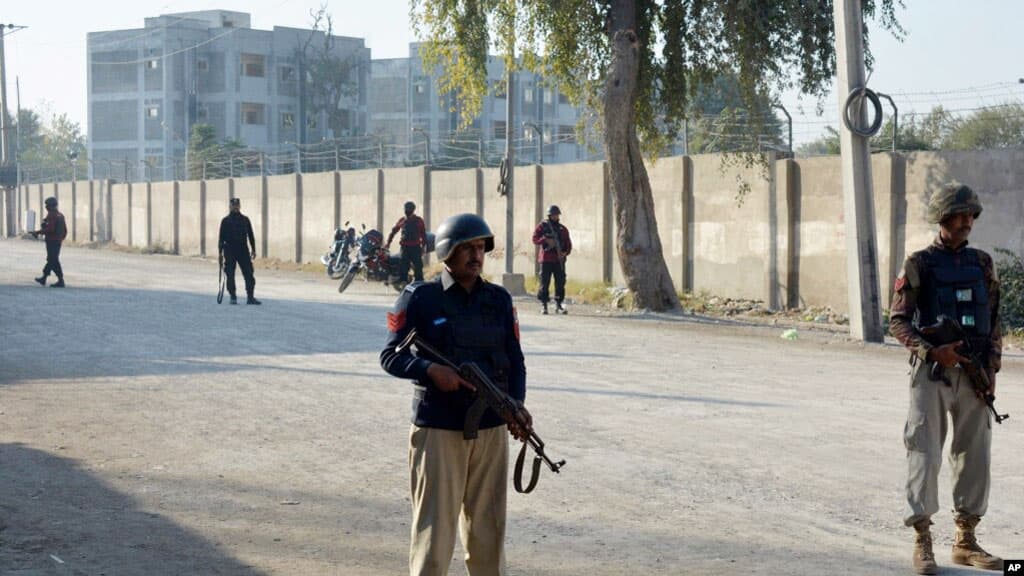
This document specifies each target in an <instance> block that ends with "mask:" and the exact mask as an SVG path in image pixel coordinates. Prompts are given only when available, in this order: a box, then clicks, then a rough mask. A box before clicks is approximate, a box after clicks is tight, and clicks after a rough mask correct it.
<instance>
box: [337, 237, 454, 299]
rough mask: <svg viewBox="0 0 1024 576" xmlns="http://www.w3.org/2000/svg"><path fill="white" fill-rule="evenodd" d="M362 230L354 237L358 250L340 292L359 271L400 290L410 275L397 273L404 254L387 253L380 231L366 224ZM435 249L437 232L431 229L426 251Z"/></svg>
mask: <svg viewBox="0 0 1024 576" xmlns="http://www.w3.org/2000/svg"><path fill="white" fill-rule="evenodd" d="M363 230H365V232H363V234H362V235H361V236H360V237H359V238H358V239H357V240H356V241H355V246H356V247H357V250H356V251H355V254H354V257H353V258H352V263H351V264H350V265H349V267H348V270H347V271H346V272H345V274H344V275H343V276H342V277H341V282H339V283H338V292H344V291H345V289H346V288H348V287H349V284H351V283H352V281H353V280H355V278H356V276H358V275H362V276H363V280H364V281H369V280H374V281H377V282H383V283H384V285H385V286H391V287H392V288H394V289H395V291H396V292H401V291H402V290H403V289H404V288H405V286H406V285H407V284H409V282H410V279H411V276H410V275H409V274H406V277H405V278H399V277H398V269H399V266H400V265H401V263H402V256H401V254H389V253H388V250H387V247H386V246H384V235H383V234H381V233H380V231H378V230H375V229H372V228H371V229H370V230H366V225H365V224H363ZM433 251H434V234H432V233H430V232H428V233H427V245H426V249H425V250H424V253H429V252H433ZM410 272H411V271H410Z"/></svg>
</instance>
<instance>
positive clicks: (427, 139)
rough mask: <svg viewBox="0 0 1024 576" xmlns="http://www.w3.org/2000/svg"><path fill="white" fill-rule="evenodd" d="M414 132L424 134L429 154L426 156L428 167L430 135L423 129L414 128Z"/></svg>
mask: <svg viewBox="0 0 1024 576" xmlns="http://www.w3.org/2000/svg"><path fill="white" fill-rule="evenodd" d="M412 131H413V132H414V133H415V132H419V133H420V134H423V138H424V142H425V144H426V146H427V153H426V156H425V157H426V163H427V166H430V134H429V133H428V132H427V131H426V130H424V129H423V128H415V127H414V128H413V129H412Z"/></svg>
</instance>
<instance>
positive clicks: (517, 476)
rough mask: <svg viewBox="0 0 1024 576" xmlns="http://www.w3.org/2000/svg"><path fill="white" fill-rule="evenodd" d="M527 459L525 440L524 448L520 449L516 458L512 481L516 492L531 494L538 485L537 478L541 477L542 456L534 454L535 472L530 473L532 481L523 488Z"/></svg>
mask: <svg viewBox="0 0 1024 576" xmlns="http://www.w3.org/2000/svg"><path fill="white" fill-rule="evenodd" d="M525 461H526V442H523V448H522V449H521V450H520V451H519V457H518V458H516V469H515V473H514V474H513V475H512V483H513V484H515V487H516V492H519V493H520V494H529V493H530V492H533V489H534V488H536V487H537V480H539V479H540V465H541V462H542V460H541V457H540V456H538V455H536V454H535V455H534V456H533V472H532V473H531V475H530V483H529V484H527V485H526V488H525V489H524V488H523V464H524V463H525Z"/></svg>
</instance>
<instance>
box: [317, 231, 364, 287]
mask: <svg viewBox="0 0 1024 576" xmlns="http://www.w3.org/2000/svg"><path fill="white" fill-rule="evenodd" d="M345 227H348V222H345ZM345 227H342V228H336V229H335V230H334V240H333V241H332V242H331V247H330V249H328V251H327V253H326V254H324V255H323V256H321V257H320V263H321V264H323V265H324V268H325V270H326V272H327V275H328V276H330V277H331V278H332V279H334V280H337V279H339V278H341V277H342V276H344V275H345V272H347V271H348V268H349V266H350V265H351V264H352V263H351V255H350V252H351V251H352V247H353V246H355V243H356V229H355V228H348V229H347V230H346V229H345Z"/></svg>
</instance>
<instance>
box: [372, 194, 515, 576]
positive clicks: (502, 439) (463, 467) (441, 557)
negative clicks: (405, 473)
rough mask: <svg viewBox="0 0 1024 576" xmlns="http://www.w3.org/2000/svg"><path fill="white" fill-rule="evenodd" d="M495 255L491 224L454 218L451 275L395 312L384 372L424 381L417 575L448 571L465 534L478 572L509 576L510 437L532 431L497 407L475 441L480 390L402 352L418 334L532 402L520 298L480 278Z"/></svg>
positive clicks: (418, 388) (472, 570) (416, 494)
mask: <svg viewBox="0 0 1024 576" xmlns="http://www.w3.org/2000/svg"><path fill="white" fill-rule="evenodd" d="M493 249H494V235H493V234H492V233H491V230H490V228H489V227H488V226H487V223H486V222H484V221H483V219H481V218H480V217H478V216H476V215H473V214H460V215H457V216H452V217H451V218H448V219H447V220H445V221H444V223H442V224H441V227H440V229H439V230H438V232H437V237H436V251H437V255H438V257H439V258H440V259H441V260H442V261H443V262H444V270H443V271H442V272H441V274H440V276H439V277H438V278H436V279H435V280H432V281H429V282H416V283H414V284H411V285H409V286H408V287H407V288H406V289H405V290H404V291H403V292H402V294H401V296H399V298H398V301H397V302H396V303H395V308H394V310H393V311H392V312H390V313H389V314H388V330H389V334H388V340H387V345H386V347H385V348H384V350H383V351H382V352H381V355H380V360H381V366H383V367H384V369H385V370H386V371H387V372H388V373H389V374H391V375H392V376H395V377H398V378H405V379H409V380H413V381H414V388H413V406H412V428H411V431H410V435H409V466H410V487H411V490H412V509H413V521H412V542H411V546H410V551H409V573H410V575H412V576H443V575H446V574H448V566H449V564H450V563H451V559H452V554H453V551H454V547H455V535H456V529H457V528H458V530H459V532H460V536H461V539H462V545H463V548H464V549H465V551H466V555H465V562H466V568H467V570H468V571H469V574H471V575H472V576H499V575H501V574H503V573H504V564H505V558H504V557H505V554H504V540H505V508H506V506H505V505H506V491H507V490H506V488H507V484H508V439H507V437H506V436H505V435H506V433H510V434H511V435H512V436H513V437H515V438H516V439H523V438H524V437H525V434H526V433H527V429H526V428H524V427H521V426H519V425H516V424H509V425H506V424H505V423H504V422H503V421H502V419H501V418H500V417H499V415H498V414H495V413H494V412H493V411H491V410H490V409H488V410H487V411H486V412H485V413H484V416H483V418H482V420H481V421H480V426H479V432H478V435H477V437H476V438H474V439H466V438H465V437H464V434H463V430H464V426H465V422H466V414H467V408H468V407H469V405H470V403H471V401H472V388H473V386H472V384H470V383H469V382H467V381H466V380H464V379H462V378H461V377H460V376H459V373H458V372H456V371H455V370H453V369H451V368H449V367H447V366H445V365H443V364H441V363H435V362H432V361H431V360H430V359H428V358H424V357H421V355H415V354H413V353H412V352H410V350H409V349H405V350H403V351H401V352H397V351H396V346H398V344H399V343H401V342H402V340H404V339H405V337H406V336H407V335H408V334H409V332H410V331H411V330H413V329H415V330H416V332H417V334H418V335H420V336H421V337H423V338H424V339H425V340H426V341H427V342H429V344H430V345H431V346H433V347H434V348H436V349H437V350H438V351H440V352H441V353H442V354H444V355H445V356H447V357H449V358H452V359H454V362H455V363H457V364H458V363H462V362H475V363H476V364H477V365H478V366H479V367H480V368H481V369H482V370H483V371H484V373H486V375H487V376H488V377H490V379H491V380H493V381H494V383H495V384H496V385H497V386H499V387H500V388H503V389H504V390H505V391H506V392H507V393H508V394H509V395H510V396H511V397H512V398H514V399H515V400H517V401H519V402H520V403H521V402H522V401H523V400H524V399H525V396H526V366H525V364H524V362H523V352H522V349H521V348H520V345H519V325H518V322H517V320H516V312H515V308H514V307H513V305H512V298H511V296H510V295H509V293H508V292H507V291H506V290H505V289H504V288H502V287H500V286H496V285H494V284H490V283H488V282H487V281H485V280H483V279H482V278H481V277H480V274H481V272H482V270H483V263H484V254H485V253H486V252H489V251H491V250H493ZM524 413H525V409H524ZM525 414H526V418H527V420H528V421H530V420H531V419H530V418H529V414H528V413H525Z"/></svg>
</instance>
